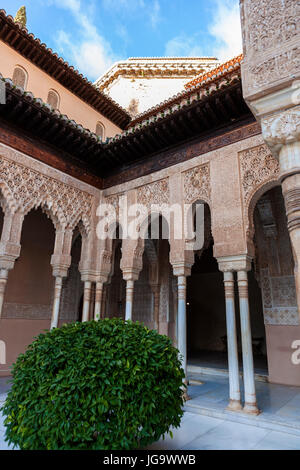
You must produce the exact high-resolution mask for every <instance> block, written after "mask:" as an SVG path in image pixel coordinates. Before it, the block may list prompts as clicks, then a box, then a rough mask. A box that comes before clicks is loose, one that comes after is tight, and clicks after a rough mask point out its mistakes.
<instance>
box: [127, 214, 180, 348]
mask: <svg viewBox="0 0 300 470" xmlns="http://www.w3.org/2000/svg"><path fill="white" fill-rule="evenodd" d="M141 232H142V233H144V232H145V233H147V238H146V239H145V240H144V253H143V268H142V271H141V272H140V275H139V278H138V280H137V281H136V282H135V287H134V297H133V319H134V321H140V322H142V323H144V324H145V325H146V326H147V327H148V328H151V329H154V328H155V329H157V330H158V331H159V333H160V334H165V335H168V336H170V337H171V338H172V339H173V341H174V342H175V343H176V340H177V331H176V315H177V304H176V300H175V298H176V293H177V290H176V284H175V290H174V280H176V279H175V277H174V275H173V269H172V266H171V264H170V260H169V259H170V244H169V225H168V222H167V220H166V219H165V218H164V217H163V216H162V215H160V214H153V213H152V214H151V215H149V217H148V218H147V219H146V220H145V223H144V224H142V230H141Z"/></svg>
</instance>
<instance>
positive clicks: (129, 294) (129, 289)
mask: <svg viewBox="0 0 300 470" xmlns="http://www.w3.org/2000/svg"><path fill="white" fill-rule="evenodd" d="M133 291H134V281H133V280H128V281H127V283H126V310H125V320H132V307H133Z"/></svg>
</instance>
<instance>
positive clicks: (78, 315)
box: [60, 228, 83, 323]
mask: <svg viewBox="0 0 300 470" xmlns="http://www.w3.org/2000/svg"><path fill="white" fill-rule="evenodd" d="M81 247H82V237H81V234H80V232H79V229H78V228H76V229H75V230H74V234H73V240H72V248H71V266H70V268H69V271H68V277H67V278H65V279H64V280H63V288H62V298H61V306H60V323H61V322H62V323H69V322H72V321H81V320H82V307H83V283H82V282H81V275H80V272H79V269H78V266H79V262H80V257H81Z"/></svg>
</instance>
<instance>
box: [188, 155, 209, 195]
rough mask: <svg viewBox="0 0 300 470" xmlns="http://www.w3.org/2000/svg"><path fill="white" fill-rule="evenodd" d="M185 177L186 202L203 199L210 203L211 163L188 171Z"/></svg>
mask: <svg viewBox="0 0 300 470" xmlns="http://www.w3.org/2000/svg"><path fill="white" fill-rule="evenodd" d="M183 177H184V202H185V203H187V204H189V203H193V202H195V201H197V200H201V199H202V200H203V201H204V202H207V203H209V201H210V195H211V188H210V167H209V163H207V164H205V165H201V166H197V167H195V168H192V169H191V170H188V171H186V172H185V173H184V175H183Z"/></svg>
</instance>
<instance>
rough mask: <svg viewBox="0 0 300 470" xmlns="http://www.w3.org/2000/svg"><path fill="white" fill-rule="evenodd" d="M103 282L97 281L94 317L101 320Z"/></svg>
mask: <svg viewBox="0 0 300 470" xmlns="http://www.w3.org/2000/svg"><path fill="white" fill-rule="evenodd" d="M102 294H103V282H96V291H95V310H94V319H95V321H99V320H100V318H101V315H102V312H101V307H102Z"/></svg>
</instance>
